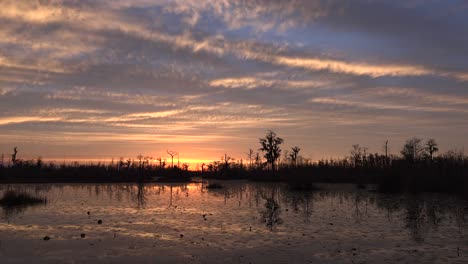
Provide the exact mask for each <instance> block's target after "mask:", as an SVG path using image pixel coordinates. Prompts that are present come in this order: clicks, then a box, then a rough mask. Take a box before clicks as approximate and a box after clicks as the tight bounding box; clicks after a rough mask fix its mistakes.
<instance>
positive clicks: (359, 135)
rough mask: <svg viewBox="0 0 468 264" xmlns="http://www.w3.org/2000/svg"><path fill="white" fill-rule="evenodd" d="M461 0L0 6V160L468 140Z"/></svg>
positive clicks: (467, 48)
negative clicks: (274, 143) (263, 144)
mask: <svg viewBox="0 0 468 264" xmlns="http://www.w3.org/2000/svg"><path fill="white" fill-rule="evenodd" d="M467 14H468V1H464V0H460V1H456V0H426V1H423V0H405V1H403V0H402V1H394V0H388V1H383V0H362V1H358V0H356V1H348V0H346V1H345V0H343V1H339V0H293V1H279V0H278V1H275V0H255V1H254V0H243V1H234V0H232V1H228V0H219V1H216V0H184V1H183V0H153V1H151V0H136V1H131V0H108V1H105V0H103V1H91V0H89V1H88V0H80V1H78V0H76V1H58V0H57V1H47V0H35V1H27V0H22V1H17V0H11V1H9V0H0V152H1V153H5V155H9V154H10V153H11V152H12V151H11V149H12V148H13V147H14V146H18V148H19V150H20V152H19V154H18V155H19V156H20V158H35V157H37V156H42V157H44V158H49V159H59V160H61V159H109V158H112V157H114V158H118V157H120V156H124V157H135V156H136V155H138V154H140V153H142V154H144V155H150V156H153V157H159V156H161V157H163V158H167V157H168V155H167V154H165V152H166V149H170V150H177V151H179V152H180V158H181V160H184V161H190V162H196V161H195V160H197V159H198V160H212V159H219V158H220V156H221V155H222V154H224V153H225V152H227V153H228V154H230V155H231V156H233V157H234V158H237V159H240V158H244V159H245V156H246V154H245V153H246V152H247V150H248V149H249V148H252V149H258V147H259V146H258V138H259V137H262V136H263V135H264V134H265V132H266V131H267V130H268V129H271V130H273V131H275V132H276V133H277V134H278V135H279V136H281V137H283V138H284V139H285V143H284V148H290V147H291V146H294V145H298V146H300V147H301V148H302V153H303V155H304V156H306V157H309V158H312V159H314V160H315V159H320V158H322V157H324V158H328V157H342V156H344V155H347V154H348V153H349V149H350V148H351V145H352V144H356V143H360V144H361V145H364V146H367V147H368V148H369V151H371V152H381V151H382V145H383V142H384V141H385V140H386V139H388V140H389V142H390V148H391V152H392V153H394V154H397V153H398V152H399V149H400V148H401V145H402V143H403V142H404V140H405V139H406V138H408V137H412V136H418V137H422V138H429V137H434V138H436V139H437V140H438V142H439V144H440V149H441V150H442V151H446V150H448V149H453V148H458V149H461V148H463V147H464V146H465V147H468V15H467Z"/></svg>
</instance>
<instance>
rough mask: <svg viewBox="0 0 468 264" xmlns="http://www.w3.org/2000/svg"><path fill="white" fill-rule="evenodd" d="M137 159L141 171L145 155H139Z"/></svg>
mask: <svg viewBox="0 0 468 264" xmlns="http://www.w3.org/2000/svg"><path fill="white" fill-rule="evenodd" d="M137 159H138V162H139V163H138V167H139V168H140V169H141V167H142V166H143V155H141V154H140V155H138V156H137Z"/></svg>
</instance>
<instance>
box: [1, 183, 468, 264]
mask: <svg viewBox="0 0 468 264" xmlns="http://www.w3.org/2000/svg"><path fill="white" fill-rule="evenodd" d="M216 182H217V183H220V184H221V185H222V186H224V188H221V189H207V188H206V183H189V184H144V185H141V184H140V185H139V184H30V185H19V184H18V185H15V184H13V185H0V197H1V196H2V195H3V193H4V192H6V191H7V190H18V191H22V192H27V193H30V194H32V195H35V196H38V197H45V198H46V199H47V203H46V204H39V205H35V206H30V207H24V206H23V207H20V208H6V207H5V208H1V207H0V263H96V262H99V263H127V262H128V263H182V262H185V263H468V237H467V232H468V202H467V201H464V200H460V199H457V198H456V197H453V196H449V195H441V194H421V195H417V196H412V195H405V194H379V193H376V192H372V191H369V190H363V189H357V188H356V187H355V186H354V185H318V186H319V187H320V188H319V190H313V191H294V190H293V189H292V188H290V187H289V186H288V185H287V184H282V183H281V184H279V183H257V182H244V181H239V182H238V181H216ZM88 212H89V214H88ZM99 220H101V221H102V223H101V224H98V221H99ZM82 234H83V235H84V237H82ZM46 236H48V237H49V238H50V240H44V238H45V237H46Z"/></svg>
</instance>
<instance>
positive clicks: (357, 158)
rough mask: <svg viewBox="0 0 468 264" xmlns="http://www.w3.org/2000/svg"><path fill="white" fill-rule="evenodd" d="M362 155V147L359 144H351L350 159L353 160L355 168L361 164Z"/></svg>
mask: <svg viewBox="0 0 468 264" xmlns="http://www.w3.org/2000/svg"><path fill="white" fill-rule="evenodd" d="M362 156H363V148H362V147H361V146H359V144H355V145H353V148H352V149H351V160H352V161H353V164H354V167H355V168H357V167H359V166H360V165H361V161H362Z"/></svg>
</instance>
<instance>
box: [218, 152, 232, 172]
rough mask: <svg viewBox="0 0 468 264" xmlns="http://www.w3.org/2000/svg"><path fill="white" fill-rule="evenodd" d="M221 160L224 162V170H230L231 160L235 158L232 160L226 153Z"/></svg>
mask: <svg viewBox="0 0 468 264" xmlns="http://www.w3.org/2000/svg"><path fill="white" fill-rule="evenodd" d="M221 160H222V161H223V163H224V164H223V168H224V169H228V168H229V165H230V163H229V161H231V160H234V159H233V158H231V157H230V156H228V155H227V153H224V157H221Z"/></svg>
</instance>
